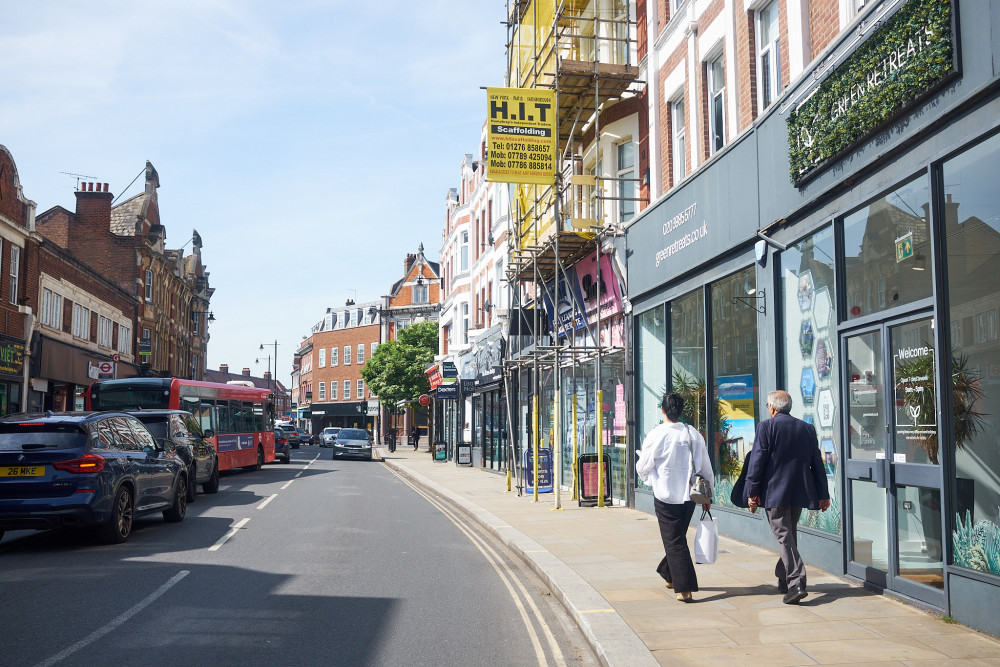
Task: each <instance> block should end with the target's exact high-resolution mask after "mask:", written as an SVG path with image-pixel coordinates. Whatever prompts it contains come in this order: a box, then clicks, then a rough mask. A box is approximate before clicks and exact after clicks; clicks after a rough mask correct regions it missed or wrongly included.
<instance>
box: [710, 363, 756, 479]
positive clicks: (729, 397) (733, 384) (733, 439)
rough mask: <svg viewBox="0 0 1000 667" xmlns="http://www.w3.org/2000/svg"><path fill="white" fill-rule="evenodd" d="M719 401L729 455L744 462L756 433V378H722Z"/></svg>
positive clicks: (745, 376)
mask: <svg viewBox="0 0 1000 667" xmlns="http://www.w3.org/2000/svg"><path fill="white" fill-rule="evenodd" d="M716 399H717V400H718V406H719V414H720V416H721V417H722V420H723V421H722V423H723V424H724V427H723V435H724V436H725V442H726V444H727V445H728V447H729V453H730V455H731V456H733V457H735V458H736V459H737V460H738V461H740V462H741V463H742V461H743V459H744V458H746V455H747V453H748V452H749V451H750V448H751V447H753V438H754V433H755V432H756V422H755V420H754V414H755V412H756V410H755V405H754V380H753V375H750V374H746V375H723V376H719V378H718V387H717V389H716Z"/></svg>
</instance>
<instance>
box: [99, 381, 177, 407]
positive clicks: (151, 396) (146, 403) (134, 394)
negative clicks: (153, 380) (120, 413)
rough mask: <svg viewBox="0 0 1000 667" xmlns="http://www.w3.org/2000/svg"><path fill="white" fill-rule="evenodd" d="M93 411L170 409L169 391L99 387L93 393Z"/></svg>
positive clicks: (151, 388)
mask: <svg viewBox="0 0 1000 667" xmlns="http://www.w3.org/2000/svg"><path fill="white" fill-rule="evenodd" d="M94 394H95V395H94V397H93V398H92V400H91V402H92V406H93V408H92V409H94V410H142V409H145V410H154V409H159V410H164V409H167V408H169V407H170V391H169V390H164V389H163V388H160V387H156V388H153V387H100V388H99V389H98V390H97V391H96V392H94Z"/></svg>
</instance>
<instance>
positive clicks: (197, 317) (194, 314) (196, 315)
mask: <svg viewBox="0 0 1000 667" xmlns="http://www.w3.org/2000/svg"><path fill="white" fill-rule="evenodd" d="M202 315H208V317H207V318H206V322H205V329H206V333H207V329H208V325H209V324H211V323H212V322H214V321H215V315H213V314H212V311H210V310H192V311H191V321H192V324H193V326H192V327H191V329H192V333H193V334H194V335H196V336H202V335H205V333H203V332H202V331H201V327H200V326H199V325H200V324H201V316H202ZM198 351H199V353H202V352H203V351H204V350H203V349H202V347H199V348H198ZM188 355H189V356H190V351H189V352H188ZM188 361H189V362H190V361H191V360H190V359H188ZM204 362H205V355H204V354H201V356H200V357H199V358H198V365H199V366H200V365H201V364H203V363H204ZM198 370H199V369H198V368H195V367H194V365H192V367H191V379H192V380H203V379H205V378H204V377H198Z"/></svg>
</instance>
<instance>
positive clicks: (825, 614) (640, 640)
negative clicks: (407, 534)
mask: <svg viewBox="0 0 1000 667" xmlns="http://www.w3.org/2000/svg"><path fill="white" fill-rule="evenodd" d="M382 454H383V455H384V456H385V463H386V464H387V465H388V466H390V467H391V468H393V469H395V470H396V471H398V472H399V473H400V474H402V475H403V476H405V477H407V478H409V479H411V480H413V481H414V482H416V483H418V484H420V485H422V486H424V487H426V488H429V489H432V490H434V491H436V492H437V493H439V494H440V495H442V496H444V497H446V498H448V499H449V500H450V501H451V502H452V503H453V504H455V505H457V506H458V507H459V508H461V509H462V510H464V511H465V512H466V513H467V514H469V515H470V516H471V517H473V518H474V519H475V520H477V521H478V522H479V523H480V524H482V525H483V526H484V527H485V528H486V530H488V531H490V532H491V533H492V534H494V535H496V536H497V537H498V538H499V539H500V540H501V541H503V542H504V543H505V544H507V545H508V546H509V547H511V548H512V549H513V550H514V551H515V552H516V553H518V554H519V555H520V556H521V557H522V558H523V559H524V560H525V561H526V562H527V563H528V564H529V566H531V567H532V569H534V570H535V572H537V573H538V574H539V576H541V578H542V579H543V580H544V581H545V582H546V583H547V584H548V586H549V587H550V589H551V590H552V593H553V595H556V596H557V597H558V598H559V599H560V601H562V603H563V604H564V605H565V607H566V608H567V609H568V610H569V612H570V614H571V615H572V616H573V617H574V618H575V619H576V621H577V622H578V623H579V625H580V627H581V628H582V629H583V632H584V634H585V635H586V636H587V638H588V640H589V641H590V643H591V645H592V647H593V648H594V650H595V652H596V653H597V655H598V656H599V657H600V659H601V660H602V662H604V663H605V664H608V665H629V666H630V667H631V666H636V665H656V664H661V665H685V664H692V665H700V666H706V665H731V666H738V667H752V666H753V665H767V666H768V667H777V666H781V665H816V664H820V665H838V664H844V665H847V664H850V665H853V666H855V667H856V666H858V665H864V664H878V665H914V666H915V665H952V664H954V665H960V664H961V665H970V664H982V665H1000V642H998V641H996V640H994V639H992V638H991V637H989V636H987V635H983V634H980V633H978V632H975V631H973V630H970V629H969V628H966V627H964V626H961V625H957V624H949V623H945V622H944V621H942V620H940V618H939V617H937V616H934V615H931V614H927V613H925V612H923V611H920V610H919V609H916V608H914V607H910V606H908V605H905V604H903V603H900V602H897V601H895V600H893V599H891V598H889V597H885V596H881V595H876V594H874V593H871V592H869V591H867V590H865V589H864V588H862V587H859V586H855V585H853V584H851V583H848V582H846V581H844V580H842V579H840V578H839V577H836V576H834V575H831V574H829V573H827V572H824V571H822V570H817V569H815V568H809V597H807V598H806V599H805V600H803V601H802V602H801V603H800V604H799V605H798V606H795V605H785V604H782V602H781V595H779V594H778V592H777V587H776V585H775V580H774V561H775V559H776V555H775V552H773V551H768V550H766V549H760V548H758V547H753V546H749V545H746V544H743V543H741V542H737V541H735V540H730V539H727V538H720V544H719V560H718V561H717V562H716V563H715V564H714V565H698V566H696V567H697V571H698V583H699V587H700V589H701V590H700V592H698V593H695V594H694V597H695V601H694V602H693V603H687V604H685V603H683V602H678V601H677V600H675V599H674V596H673V592H672V591H670V590H667V589H666V588H665V586H664V585H663V581H662V579H660V577H659V576H658V575H657V574H656V572H655V567H656V565H657V563H658V562H659V560H660V558H661V557H662V555H663V546H662V543H661V542H660V534H659V530H658V528H657V525H656V518H655V517H654V516H652V515H649V514H645V513H643V512H638V511H635V510H630V509H626V508H624V507H606V508H602V509H598V508H593V507H591V508H586V507H584V508H580V507H577V505H576V502H575V501H570V500H569V499H568V494H566V495H564V500H563V504H564V507H565V509H564V510H561V511H555V510H554V509H553V500H552V494H540V495H539V498H540V502H537V503H535V502H533V501H532V498H531V496H530V495H525V496H521V497H518V496H517V494H516V493H507V492H506V478H505V477H504V476H501V475H496V474H493V473H488V472H484V471H481V470H478V469H471V468H468V467H458V466H456V465H455V464H454V462H435V461H433V460H432V459H431V456H430V453H429V452H428V451H427V449H426V445H424V446H422V447H421V449H420V451H419V452H414V451H413V450H412V449H411V448H409V447H400V448H398V449H397V450H396V452H394V453H392V454H390V453H389V452H388V450H385V449H384V448H383V450H382ZM688 537H689V540H693V539H694V529H692V530H691V531H690V532H689V535H688Z"/></svg>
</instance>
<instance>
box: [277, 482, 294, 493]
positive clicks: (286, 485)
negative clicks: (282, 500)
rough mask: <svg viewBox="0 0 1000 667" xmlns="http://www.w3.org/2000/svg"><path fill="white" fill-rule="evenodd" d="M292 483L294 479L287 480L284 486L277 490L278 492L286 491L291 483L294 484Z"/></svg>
mask: <svg viewBox="0 0 1000 667" xmlns="http://www.w3.org/2000/svg"><path fill="white" fill-rule="evenodd" d="M294 481H295V480H294V479H290V480H288V481H287V482H285V485H284V486H283V487H281V488H280V489H278V490H279V491H284V490H285V489H287V488H288V487H290V486H291V485H292V482H294Z"/></svg>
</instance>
